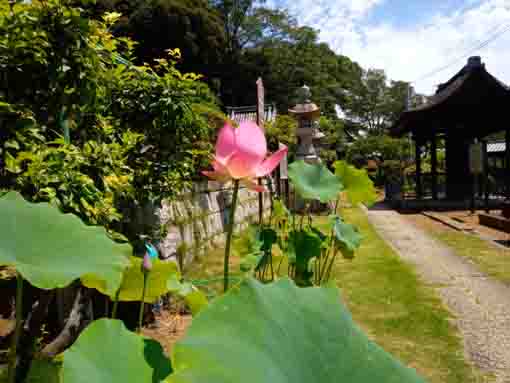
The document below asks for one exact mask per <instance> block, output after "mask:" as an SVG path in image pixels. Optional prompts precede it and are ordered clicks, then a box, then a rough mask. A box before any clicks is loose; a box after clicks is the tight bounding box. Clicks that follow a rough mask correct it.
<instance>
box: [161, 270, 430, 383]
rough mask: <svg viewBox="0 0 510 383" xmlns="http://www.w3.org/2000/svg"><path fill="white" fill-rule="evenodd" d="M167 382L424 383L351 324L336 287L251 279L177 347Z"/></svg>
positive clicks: (199, 320)
mask: <svg viewBox="0 0 510 383" xmlns="http://www.w3.org/2000/svg"><path fill="white" fill-rule="evenodd" d="M172 366H173V368H174V371H175V373H174V374H172V375H170V377H169V378H168V382H169V383H203V382H207V383H239V382H243V383H260V382H271V383H310V382H320V383H339V382H348V383H372V382H374V383H375V382H377V383H404V382H405V383H418V382H421V383H423V382H424V381H423V380H422V379H421V378H419V377H418V376H417V374H416V373H415V371H414V370H411V369H409V368H407V367H404V366H403V365H402V364H401V363H399V362H398V361H397V360H395V359H394V358H393V357H392V356H391V355H390V354H388V353H386V352H385V351H384V350H382V349H381V348H380V347H379V346H377V345H376V344H375V343H373V342H372V341H370V340H369V339H368V338H367V336H366V335H365V334H364V333H363V332H362V331H361V330H360V329H359V328H358V327H357V326H356V325H355V324H354V323H353V321H352V318H351V315H350V314H349V312H348V311H347V309H346V308H345V307H344V306H343V305H342V303H341V300H340V294H339V291H338V289H337V288H336V287H333V286H332V285H331V286H326V287H313V288H304V289H303V288H298V287H296V286H295V285H294V284H293V283H292V282H291V281H290V280H288V279H283V280H279V281H278V282H275V283H271V284H268V285H263V284H261V283H259V282H257V281H255V280H248V281H246V282H244V283H243V285H241V288H240V289H239V290H237V289H233V290H230V291H229V292H228V293H227V294H225V295H223V296H222V297H220V298H218V299H217V300H216V301H214V302H213V303H211V304H210V306H209V307H208V309H207V310H204V311H203V312H202V313H201V314H200V315H199V316H198V317H196V318H195V319H194V320H193V323H192V324H191V327H190V328H189V329H188V331H187V333H186V336H185V337H184V338H183V339H182V340H181V341H179V342H178V343H177V344H176V345H175V346H174V348H173V354H172Z"/></svg>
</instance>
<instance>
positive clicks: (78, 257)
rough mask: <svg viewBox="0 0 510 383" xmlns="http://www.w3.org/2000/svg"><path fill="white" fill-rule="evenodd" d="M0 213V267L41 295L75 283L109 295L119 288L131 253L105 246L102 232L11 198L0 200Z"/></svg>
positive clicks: (43, 205)
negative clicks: (99, 287)
mask: <svg viewBox="0 0 510 383" xmlns="http://www.w3.org/2000/svg"><path fill="white" fill-rule="evenodd" d="M0 211H1V212H2V213H1V214H2V219H0V265H10V266H14V267H15V268H16V270H17V271H18V272H20V273H21V275H22V276H23V277H24V278H25V279H27V280H28V281H29V282H30V283H31V284H32V285H34V286H36V287H39V288H41V289H54V288H59V287H65V286H67V285H69V284H70V283H71V282H73V281H74V280H76V279H78V278H80V277H84V279H87V277H93V278H94V279H96V280H100V281H101V283H102V284H103V286H104V290H105V291H106V292H108V293H109V294H110V295H111V294H114V292H115V291H116V290H117V289H118V287H119V286H120V283H121V279H122V272H123V270H124V269H125V267H127V266H128V265H129V259H128V257H129V255H130V254H131V252H132V250H131V247H130V246H129V245H127V244H118V243H115V242H113V241H112V240H110V239H109V238H108V236H107V235H106V231H105V230H104V228H102V227H97V226H86V225H85V224H84V223H83V222H82V221H81V220H80V219H79V218H78V217H76V216H74V215H72V214H62V213H61V212H60V211H59V210H58V209H57V208H55V207H53V206H50V205H49V204H47V203H37V204H33V203H29V202H27V201H25V200H24V199H23V197H21V196H20V195H19V194H18V193H14V192H11V193H7V194H6V195H5V196H4V197H2V198H0ZM85 284H86V283H85Z"/></svg>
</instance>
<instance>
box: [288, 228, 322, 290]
mask: <svg viewBox="0 0 510 383" xmlns="http://www.w3.org/2000/svg"><path fill="white" fill-rule="evenodd" d="M321 250H322V239H321V238H320V237H319V236H318V235H317V234H316V233H314V232H313V231H312V230H308V229H305V230H299V231H291V232H290V233H289V241H288V251H287V257H288V259H289V263H290V264H294V265H295V267H296V270H295V277H294V279H295V280H296V283H297V284H298V285H300V286H309V285H311V277H312V276H313V273H312V272H311V271H310V267H309V265H310V260H311V259H313V258H318V257H320V256H321Z"/></svg>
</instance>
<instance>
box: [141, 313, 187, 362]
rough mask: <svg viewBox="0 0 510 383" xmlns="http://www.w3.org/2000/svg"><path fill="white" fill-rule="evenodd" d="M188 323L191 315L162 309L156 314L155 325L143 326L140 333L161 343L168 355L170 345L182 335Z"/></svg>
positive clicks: (170, 348)
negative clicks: (159, 313)
mask: <svg viewBox="0 0 510 383" xmlns="http://www.w3.org/2000/svg"><path fill="white" fill-rule="evenodd" d="M190 324H191V315H189V314H185V315H183V314H179V313H173V312H170V311H167V310H164V311H162V312H161V315H158V316H156V326H152V327H149V328H144V329H143V331H142V333H143V335H145V336H148V337H150V338H152V339H155V340H157V341H158V342H159V343H161V345H162V346H163V348H164V349H165V352H166V354H167V355H170V351H171V350H172V346H173V345H174V343H175V342H177V341H178V340H179V339H181V338H182V337H183V336H184V334H185V333H186V329H187V328H188V326H189V325H190Z"/></svg>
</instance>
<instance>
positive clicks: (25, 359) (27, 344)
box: [16, 290, 55, 383]
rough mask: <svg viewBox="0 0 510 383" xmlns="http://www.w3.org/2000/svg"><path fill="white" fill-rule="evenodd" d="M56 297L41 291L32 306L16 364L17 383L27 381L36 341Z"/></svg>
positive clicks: (22, 335) (52, 293) (24, 327)
mask: <svg viewBox="0 0 510 383" xmlns="http://www.w3.org/2000/svg"><path fill="white" fill-rule="evenodd" d="M54 296H55V293H54V291H51V290H50V291H47V290H41V294H40V296H39V300H38V301H37V302H35V303H34V304H33V305H32V310H31V312H30V314H29V315H28V318H27V320H26V321H25V325H24V326H23V332H22V334H21V338H20V343H19V346H18V350H19V351H18V355H17V362H16V382H19V383H21V382H23V381H25V379H26V377H27V374H28V371H29V370H30V365H31V364H32V360H33V359H34V354H35V344H34V343H35V340H36V339H37V338H39V337H40V336H41V332H42V327H43V324H44V320H45V319H46V316H47V315H48V308H49V305H50V303H51V301H52V300H53V297H54Z"/></svg>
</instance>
